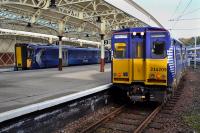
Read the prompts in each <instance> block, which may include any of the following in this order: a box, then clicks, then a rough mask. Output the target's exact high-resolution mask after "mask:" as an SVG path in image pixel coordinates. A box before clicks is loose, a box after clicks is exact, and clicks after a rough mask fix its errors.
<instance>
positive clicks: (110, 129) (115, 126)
mask: <svg viewBox="0 0 200 133" xmlns="http://www.w3.org/2000/svg"><path fill="white" fill-rule="evenodd" d="M181 92H182V89H177V90H176V91H175V93H174V95H173V97H172V98H171V99H169V100H168V101H167V102H166V103H165V104H158V103H157V104H155V103H150V104H149V103H148V104H145V103H140V104H128V105H123V106H121V107H119V108H117V109H116V110H114V111H113V112H111V113H110V114H108V115H106V116H105V117H103V118H102V119H101V120H99V121H97V122H95V123H93V124H92V125H90V126H89V127H87V128H85V129H84V130H82V131H81V133H94V132H95V133H124V132H132V133H140V132H149V131H155V130H162V125H163V124H164V123H163V121H159V122H158V121H154V118H155V116H156V115H157V114H161V115H163V116H165V117H170V115H171V111H172V110H173V108H174V106H175V104H176V102H177V101H178V100H179V97H180V95H181Z"/></svg>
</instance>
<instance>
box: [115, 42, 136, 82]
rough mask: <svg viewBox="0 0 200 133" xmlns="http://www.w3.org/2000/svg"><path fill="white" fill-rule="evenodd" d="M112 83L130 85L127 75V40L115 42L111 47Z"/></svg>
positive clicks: (128, 68)
mask: <svg viewBox="0 0 200 133" xmlns="http://www.w3.org/2000/svg"><path fill="white" fill-rule="evenodd" d="M112 63H113V70H112V71H113V83H127V84H130V83H131V81H132V79H131V78H132V77H131V75H130V74H129V73H130V71H131V69H130V59H129V58H128V43H127V40H126V41H125V40H123V41H121V42H115V43H114V45H113V61H112Z"/></svg>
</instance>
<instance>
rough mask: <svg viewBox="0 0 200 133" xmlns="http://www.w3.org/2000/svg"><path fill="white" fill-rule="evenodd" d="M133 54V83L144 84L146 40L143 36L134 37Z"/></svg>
mask: <svg viewBox="0 0 200 133" xmlns="http://www.w3.org/2000/svg"><path fill="white" fill-rule="evenodd" d="M132 54H133V55H132V62H133V65H132V69H133V75H132V76H133V78H132V79H133V82H140V81H141V82H142V81H144V80H145V70H144V69H145V66H144V65H145V63H144V39H143V38H142V36H134V37H133V40H132Z"/></svg>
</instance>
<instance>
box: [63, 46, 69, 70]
mask: <svg viewBox="0 0 200 133" xmlns="http://www.w3.org/2000/svg"><path fill="white" fill-rule="evenodd" d="M62 65H63V66H68V50H67V49H63V64H62Z"/></svg>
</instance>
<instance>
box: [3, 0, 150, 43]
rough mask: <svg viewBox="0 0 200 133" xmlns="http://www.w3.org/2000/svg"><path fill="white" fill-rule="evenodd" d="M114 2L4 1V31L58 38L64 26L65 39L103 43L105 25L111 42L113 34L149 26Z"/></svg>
mask: <svg viewBox="0 0 200 133" xmlns="http://www.w3.org/2000/svg"><path fill="white" fill-rule="evenodd" d="M110 1H112V0H110ZM125 1H127V0H125ZM130 1H131V0H130ZM130 1H129V2H130ZM112 2H114V0H113V1H112ZM112 2H109V0H106V1H104V0H0V28H5V27H6V28H7V29H14V30H20V31H29V32H31V31H34V32H37V33H45V34H46V33H49V34H51V35H55V36H57V35H58V34H59V32H58V31H59V26H60V25H61V24H62V25H63V30H64V31H63V32H64V34H63V35H64V36H65V37H69V38H77V39H85V40H90V41H91V40H92V41H97V42H99V41H100V36H99V33H100V23H102V21H104V22H105V27H106V28H105V29H106V31H105V34H106V36H107V37H108V38H109V37H110V35H111V33H112V31H113V30H117V29H122V28H125V27H136V26H140V27H142V26H147V25H148V24H147V23H145V22H143V21H141V20H140V19H138V18H136V17H134V16H133V15H130V14H128V13H127V12H124V11H122V10H121V9H119V8H118V7H117V8H116V6H113V4H112ZM147 15H148V14H147ZM49 31H51V32H49Z"/></svg>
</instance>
